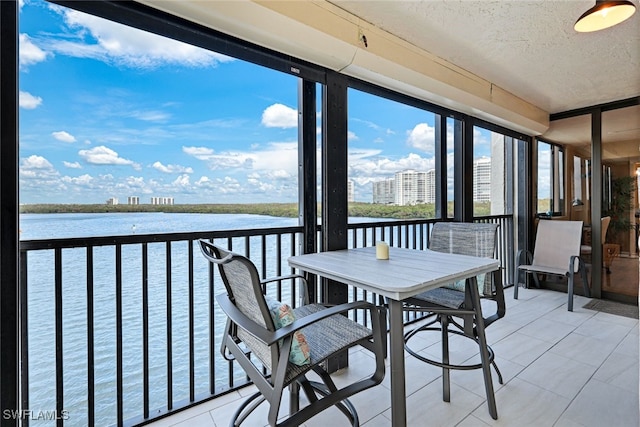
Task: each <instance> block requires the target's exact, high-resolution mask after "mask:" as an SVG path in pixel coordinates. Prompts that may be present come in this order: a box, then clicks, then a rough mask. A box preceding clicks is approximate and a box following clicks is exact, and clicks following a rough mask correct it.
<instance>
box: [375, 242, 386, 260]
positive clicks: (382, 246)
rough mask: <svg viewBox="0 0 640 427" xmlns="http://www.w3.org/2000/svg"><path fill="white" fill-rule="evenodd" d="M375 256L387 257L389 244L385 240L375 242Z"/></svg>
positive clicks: (378, 257)
mask: <svg viewBox="0 0 640 427" xmlns="http://www.w3.org/2000/svg"><path fill="white" fill-rule="evenodd" d="M376 258H377V259H389V245H387V244H386V243H385V242H376Z"/></svg>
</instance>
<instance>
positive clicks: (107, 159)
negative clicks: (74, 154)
mask: <svg viewBox="0 0 640 427" xmlns="http://www.w3.org/2000/svg"><path fill="white" fill-rule="evenodd" d="M78 155H79V156H80V157H82V159H84V161H86V162H87V163H91V164H94V165H130V166H132V167H133V168H134V169H136V170H139V169H140V165H138V164H137V163H135V162H134V161H132V160H128V159H124V158H122V157H120V156H119V155H118V153H117V152H115V151H113V150H112V149H110V148H108V147H105V146H104V145H100V146H98V147H94V148H92V149H90V150H80V151H78Z"/></svg>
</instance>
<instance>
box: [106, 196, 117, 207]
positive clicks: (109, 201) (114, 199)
mask: <svg viewBox="0 0 640 427" xmlns="http://www.w3.org/2000/svg"><path fill="white" fill-rule="evenodd" d="M107 204H108V205H117V204H118V198H117V197H109V198H108V199H107Z"/></svg>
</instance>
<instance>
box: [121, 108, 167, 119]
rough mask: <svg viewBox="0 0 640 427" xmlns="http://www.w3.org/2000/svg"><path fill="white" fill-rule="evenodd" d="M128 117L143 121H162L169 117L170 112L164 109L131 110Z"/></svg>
mask: <svg viewBox="0 0 640 427" xmlns="http://www.w3.org/2000/svg"><path fill="white" fill-rule="evenodd" d="M129 117H133V118H134V119H138V120H143V121H145V122H164V121H167V120H168V119H170V118H171V114H169V113H165V112H164V111H152V110H151V111H132V112H131V113H129Z"/></svg>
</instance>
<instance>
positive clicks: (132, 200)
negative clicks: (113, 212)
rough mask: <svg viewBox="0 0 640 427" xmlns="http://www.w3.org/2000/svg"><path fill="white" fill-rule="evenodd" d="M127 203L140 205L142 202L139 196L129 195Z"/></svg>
mask: <svg viewBox="0 0 640 427" xmlns="http://www.w3.org/2000/svg"><path fill="white" fill-rule="evenodd" d="M127 204H128V205H139V204H140V197H138V196H129V197H127Z"/></svg>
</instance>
